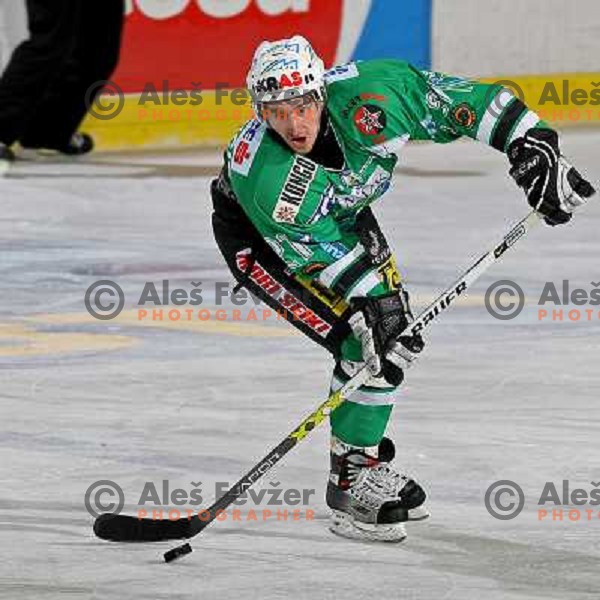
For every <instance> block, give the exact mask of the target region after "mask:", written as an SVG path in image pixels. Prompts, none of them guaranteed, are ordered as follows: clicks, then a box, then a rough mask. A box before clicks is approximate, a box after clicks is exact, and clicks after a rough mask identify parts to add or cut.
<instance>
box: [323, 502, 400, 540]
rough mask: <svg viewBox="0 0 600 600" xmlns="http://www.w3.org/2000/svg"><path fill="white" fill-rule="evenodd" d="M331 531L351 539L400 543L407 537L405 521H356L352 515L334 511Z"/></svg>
mask: <svg viewBox="0 0 600 600" xmlns="http://www.w3.org/2000/svg"><path fill="white" fill-rule="evenodd" d="M329 531H331V532H332V533H335V534H336V535H339V536H341V537H345V538H348V539H351V540H360V541H363V542H392V543H398V542H401V541H402V540H404V539H406V528H405V527H404V524H403V523H393V524H378V525H375V524H371V523H361V522H360V521H356V520H355V519H354V518H353V517H351V516H350V515H348V514H346V513H343V512H339V511H335V510H334V511H333V514H332V515H331V521H330V524H329Z"/></svg>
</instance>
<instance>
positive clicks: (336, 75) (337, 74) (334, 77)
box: [324, 62, 358, 85]
mask: <svg viewBox="0 0 600 600" xmlns="http://www.w3.org/2000/svg"><path fill="white" fill-rule="evenodd" d="M354 77H358V68H357V66H356V64H355V63H353V62H352V63H347V64H345V65H338V66H337V67H333V68H332V69H329V71H326V72H325V75H324V78H325V83H326V84H327V85H329V84H330V83H335V82H336V81H343V80H344V79H354Z"/></svg>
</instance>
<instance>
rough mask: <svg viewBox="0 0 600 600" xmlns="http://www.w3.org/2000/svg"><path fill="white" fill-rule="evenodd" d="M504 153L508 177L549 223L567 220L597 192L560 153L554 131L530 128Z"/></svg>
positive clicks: (559, 222)
mask: <svg viewBox="0 0 600 600" xmlns="http://www.w3.org/2000/svg"><path fill="white" fill-rule="evenodd" d="M507 154H508V160H509V161H510V164H511V165H512V168H511V170H510V175H511V177H512V178H513V179H514V180H515V181H516V182H517V185H518V186H519V187H521V188H523V190H524V191H525V193H526V194H527V200H528V201H529V204H530V205H531V207H532V208H535V210H537V211H538V212H539V213H541V214H542V215H543V216H544V220H545V221H546V223H548V225H553V226H554V225H562V224H563V223H567V222H568V221H570V220H571V217H572V213H573V211H574V210H575V209H576V208H578V207H579V206H581V205H582V204H585V203H586V201H587V200H588V198H590V197H591V196H593V195H594V194H595V193H596V190H595V189H594V188H593V187H592V185H591V184H590V182H589V181H587V180H585V179H584V178H583V177H582V176H581V174H580V173H579V171H577V170H576V169H575V167H573V165H572V164H571V163H569V162H568V161H567V160H566V159H565V157H564V156H562V154H561V152H560V148H559V145H558V134H557V133H556V131H553V130H551V129H530V130H529V131H528V132H527V133H526V134H525V135H524V136H523V137H520V138H517V139H516V140H515V141H514V142H513V143H512V144H511V145H510V146H509V148H508V152H507Z"/></svg>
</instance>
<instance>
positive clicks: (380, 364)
mask: <svg viewBox="0 0 600 600" xmlns="http://www.w3.org/2000/svg"><path fill="white" fill-rule="evenodd" d="M350 307H351V308H352V310H353V311H354V314H353V315H352V316H351V317H350V319H349V321H348V322H349V323H350V326H351V327H352V331H353V333H354V335H355V336H356V338H357V339H358V340H359V341H360V342H361V345H362V353H363V360H364V361H365V363H366V365H367V368H368V369H369V372H370V373H371V375H372V376H373V377H383V378H384V379H385V380H386V381H387V382H388V383H389V384H391V385H393V386H398V385H400V384H401V383H402V381H403V380H404V370H405V369H407V368H409V367H410V366H412V364H413V363H414V362H415V360H416V359H417V358H418V354H419V353H420V352H421V351H422V350H423V347H424V345H425V343H424V342H423V338H422V337H421V336H420V335H419V334H410V335H402V336H401V335H400V334H401V333H402V332H403V331H404V330H405V329H406V328H407V327H408V326H409V325H410V324H411V323H412V322H413V320H414V318H413V315H412V312H411V310H410V307H409V304H408V294H407V293H406V292H405V291H404V290H402V289H400V290H399V291H397V292H392V293H390V294H387V295H385V296H379V297H378V298H376V297H374V298H354V299H353V300H351V302H350Z"/></svg>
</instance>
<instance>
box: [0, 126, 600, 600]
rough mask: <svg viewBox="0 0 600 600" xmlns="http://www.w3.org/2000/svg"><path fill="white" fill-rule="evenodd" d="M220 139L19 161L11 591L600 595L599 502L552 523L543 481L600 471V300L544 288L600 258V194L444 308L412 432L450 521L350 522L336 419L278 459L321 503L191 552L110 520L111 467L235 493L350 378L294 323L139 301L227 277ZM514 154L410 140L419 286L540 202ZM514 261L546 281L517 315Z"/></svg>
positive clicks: (414, 384) (117, 472)
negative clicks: (333, 519) (508, 306)
mask: <svg viewBox="0 0 600 600" xmlns="http://www.w3.org/2000/svg"><path fill="white" fill-rule="evenodd" d="M599 142H600V135H599V134H598V133H597V132H593V131H592V132H583V131H581V132H572V133H569V134H568V135H566V136H565V141H564V150H565V152H566V153H567V154H568V155H569V156H570V157H571V158H572V159H573V161H574V162H575V163H576V164H577V165H578V166H580V167H581V169H582V170H584V171H587V172H588V173H589V174H590V175H591V176H596V177H597V175H598V168H597V156H598V154H597V152H598V150H597V149H598V144H599ZM216 160H217V155H215V156H214V157H207V156H206V155H198V156H197V158H196V159H195V158H194V157H193V156H190V155H182V156H181V157H179V158H178V157H177V156H175V157H174V156H172V155H171V156H161V155H155V156H148V155H140V156H135V155H133V156H132V155H129V156H127V155H124V156H121V157H119V156H104V157H103V156H97V157H95V158H94V159H89V160H88V161H87V162H81V163H77V164H76V165H72V164H69V165H66V164H61V163H59V162H52V161H50V162H45V163H41V164H36V163H21V164H19V165H17V166H16V167H15V168H14V169H13V170H12V172H11V176H10V177H9V178H7V179H4V180H3V181H0V199H1V200H0V201H1V204H2V211H1V215H0V276H1V282H2V283H1V291H2V293H1V294H0V311H1V312H0V366H1V369H2V371H1V372H0V378H1V379H0V398H1V406H2V410H1V417H0V460H1V465H2V466H1V471H0V479H1V482H2V484H1V486H0V532H1V537H0V539H1V541H2V543H1V544H0V597H1V598H11V599H21V598H36V599H39V600H54V599H55V598H56V599H57V598H102V599H104V598H111V599H114V598H123V599H129V598H131V599H136V598H144V599H146V598H153V599H162V598H219V599H227V598H236V599H238V598H240V597H244V598H261V599H265V600H266V599H279V598H317V599H321V598H332V599H333V598H335V599H336V600H337V599H340V598H341V599H344V600H347V599H348V600H349V599H353V598H357V599H358V598H361V599H362V598H366V597H372V598H404V599H407V600H411V599H413V598H414V599H415V600H417V599H418V600H423V599H436V600H442V599H445V598H460V599H461V600H468V599H480V598H486V599H493V600H500V599H502V600H523V599H530V598H562V599H578V600H579V599H586V598H589V599H592V598H597V596H598V589H599V588H600V575H599V574H598V564H599V562H598V561H599V559H600V548H599V544H598V540H599V539H600V519H599V518H598V507H595V511H594V514H595V517H594V520H592V521H590V522H588V521H584V520H581V521H579V522H570V521H569V520H568V519H567V517H566V512H565V519H564V521H563V522H558V521H555V522H552V520H551V519H546V520H545V521H541V522H540V521H539V520H538V512H537V511H538V508H539V507H538V506H537V501H538V498H539V496H540V494H541V491H542V489H543V487H544V483H545V482H547V481H553V482H556V483H557V485H558V486H559V489H560V485H561V482H562V480H564V479H569V480H570V481H571V487H572V488H573V489H574V488H576V487H577V488H583V489H586V490H588V491H590V490H591V489H592V488H593V484H592V482H598V481H600V460H599V454H600V453H599V439H600V435H599V434H600V425H599V423H600V408H599V406H600V403H599V399H600V398H599V397H600V374H599V369H598V363H599V361H598V359H599V358H600V352H599V345H598V331H599V326H600V320H599V319H598V310H597V308H596V311H595V318H594V320H593V321H591V322H581V321H580V322H579V323H572V322H562V323H559V322H551V321H544V322H539V321H538V318H537V306H536V302H537V299H538V297H539V295H540V293H541V290H542V288H543V284H544V282H546V281H554V282H557V285H560V282H562V280H563V279H570V280H571V282H572V283H571V285H572V288H576V287H582V288H584V289H587V290H588V291H589V290H590V289H591V287H592V286H591V282H598V281H600V271H599V266H598V257H599V251H600V237H599V235H598V232H599V231H600V203H599V201H598V200H596V201H594V202H593V203H591V205H590V206H588V207H586V209H585V210H583V211H582V212H581V214H579V215H577V217H576V219H574V221H573V223H572V224H570V225H569V226H566V227H563V228H559V229H551V228H547V227H540V228H538V229H536V230H535V231H533V232H532V233H531V235H530V237H529V238H528V239H527V240H524V241H523V242H522V243H520V244H519V246H518V248H516V249H515V252H514V253H511V254H507V255H506V257H505V259H504V260H503V261H502V263H501V264H500V265H497V266H496V267H495V268H493V270H491V271H490V272H489V273H488V274H486V276H485V277H484V278H483V279H482V280H481V281H480V282H478V283H477V284H476V286H475V287H474V289H473V291H472V293H471V294H470V296H469V297H468V298H467V299H465V300H463V301H462V302H461V303H459V304H458V305H456V306H455V307H454V308H453V309H452V311H450V312H448V313H447V314H446V315H444V317H443V319H441V320H440V321H439V322H438V323H437V324H436V325H435V327H433V328H432V329H431V331H430V334H429V335H428V339H429V342H430V343H429V346H428V351H427V356H426V357H425V358H424V359H423V360H422V362H421V364H420V365H419V366H418V368H416V369H415V370H414V371H413V372H412V373H410V376H409V377H408V382H407V385H406V387H405V391H404V396H403V398H402V399H401V400H400V402H399V404H398V406H397V408H396V409H395V412H394V416H393V420H392V424H391V431H390V433H391V436H392V437H393V438H394V439H395V440H396V443H397V446H398V454H399V460H400V463H401V464H402V465H405V466H406V468H407V470H408V471H409V472H410V473H412V474H414V475H415V476H416V477H418V479H419V480H420V481H421V482H422V483H423V484H424V486H425V487H426V488H427V489H428V491H429V492H430V503H429V504H430V508H431V512H432V518H431V519H430V521H429V522H425V523H415V524H410V525H409V526H408V533H409V538H408V539H407V540H406V542H404V543H402V544H400V545H393V546H374V545H363V544H360V543H355V542H350V541H346V540H343V539H338V538H335V537H333V536H332V535H331V534H330V533H329V532H328V530H327V528H326V515H327V509H326V506H325V503H324V499H323V490H324V485H325V477H326V472H327V458H328V457H327V427H325V426H323V427H321V428H320V429H319V430H317V431H315V432H313V434H312V435H311V436H310V437H309V438H308V439H307V440H306V441H305V442H303V443H302V444H301V445H300V446H299V447H298V448H296V449H295V451H294V452H293V453H292V454H290V455H289V456H288V457H287V458H286V459H285V461H284V462H282V463H281V464H280V465H279V466H278V467H277V468H276V471H275V473H274V474H272V475H270V481H271V483H273V484H274V483H275V482H279V487H280V488H282V489H289V488H293V487H299V488H306V489H315V490H316V493H315V494H314V495H313V496H311V502H310V506H309V507H308V508H310V509H312V510H314V511H315V520H314V521H306V520H304V519H303V520H301V521H298V522H291V521H288V522H283V521H280V522H277V521H266V522H260V521H259V522H233V521H232V520H231V519H228V520H226V521H224V522H222V523H215V524H213V525H212V526H211V527H210V528H209V529H207V530H206V531H205V532H204V533H203V534H202V535H201V536H200V537H199V538H196V539H195V540H194V542H193V545H194V547H195V552H194V553H193V554H192V555H190V556H187V557H185V558H183V559H182V560H181V561H179V562H176V563H173V564H172V565H168V566H167V565H164V564H162V562H161V554H162V552H164V551H165V550H167V549H168V548H170V547H172V544H158V545H119V544H110V543H106V542H102V541H100V540H98V539H96V538H95V537H94V536H93V534H92V530H91V525H92V522H93V520H92V518H91V516H89V515H88V513H87V512H86V510H85V508H84V505H83V498H84V494H85V491H86V489H87V488H88V486H90V484H92V483H93V482H95V481H97V480H114V481H116V482H118V483H119V484H120V485H121V487H122V488H123V489H124V491H125V494H126V497H127V507H126V508H127V509H128V510H129V511H131V510H133V509H134V508H135V505H136V504H137V499H138V497H139V495H140V492H141V490H142V488H143V485H144V482H146V481H154V482H158V485H159V486H160V482H161V481H162V480H163V479H169V480H170V481H171V487H172V488H175V487H182V488H184V489H187V490H189V489H190V488H191V485H190V484H191V482H197V481H198V480H201V481H202V482H203V485H202V489H203V491H205V495H206V499H207V501H211V500H212V497H211V488H212V487H213V486H214V483H215V482H216V481H229V482H233V481H235V480H236V479H237V478H238V477H239V476H240V475H241V474H243V473H244V472H245V471H246V470H247V469H248V468H249V467H251V466H252V465H253V464H254V462H255V461H256V460H257V459H259V458H260V457H261V456H262V455H264V454H265V453H266V451H267V450H269V449H270V448H271V447H272V446H273V445H275V444H276V443H277V442H279V440H280V439H281V438H282V437H283V436H284V434H286V433H287V432H288V431H289V430H291V429H292V428H293V427H295V426H296V424H297V423H298V422H299V421H300V420H301V419H302V418H304V416H306V415H307V414H308V413H309V412H311V410H312V409H313V408H314V407H316V406H317V405H318V404H319V402H320V401H321V400H322V399H323V397H324V393H325V392H326V387H327V383H328V374H329V370H330V367H331V364H330V360H329V358H328V357H327V356H326V354H325V353H324V351H322V350H320V349H318V348H316V347H315V346H313V345H312V344H311V343H310V342H309V341H308V340H305V339H303V338H302V337H300V336H298V335H296V334H295V333H294V332H293V331H291V329H290V328H289V327H288V326H287V325H285V324H283V323H277V322H276V321H273V320H271V321H267V322H265V323H263V322H260V321H259V322H256V323H252V322H237V323H236V322H229V323H215V322H211V323H200V322H191V323H169V322H163V323H160V322H151V321H149V322H148V321H145V322H141V323H140V322H138V321H136V312H135V304H136V300H137V297H138V296H139V294H140V292H141V290H142V288H143V285H144V282H146V281H154V282H157V283H159V282H160V281H161V280H162V279H167V278H168V279H170V281H171V283H172V286H173V287H182V288H185V289H187V290H189V289H191V284H190V282H191V281H195V282H197V281H202V282H203V284H202V288H203V290H205V303H204V304H203V307H206V308H215V303H214V284H215V282H217V281H223V282H224V281H229V280H230V278H229V276H228V274H227V272H226V268H225V266H224V263H223V261H222V259H221V257H220V256H219V254H218V251H217V249H216V246H215V244H214V242H213V238H212V233H211V228H210V212H211V209H210V200H209V196H208V191H207V188H208V183H209V180H210V178H209V175H210V172H211V171H212V169H211V164H213V165H214V164H216V162H215V161H216ZM505 172H506V164H505V160H504V159H503V158H502V157H501V156H499V155H498V154H496V153H495V152H494V151H493V150H490V149H487V148H484V147H482V146H479V145H476V144H473V143H457V144H453V145H449V146H443V147H442V146H431V145H421V146H411V147H410V148H408V149H407V151H406V155H405V157H404V159H403V171H402V172H400V173H398V176H397V178H396V185H395V188H394V190H393V191H392V192H390V193H389V194H388V197H386V199H385V200H383V201H382V202H380V204H379V206H378V208H377V213H378V215H379V216H380V220H381V222H382V224H383V227H384V229H385V230H386V232H387V233H388V235H389V238H390V241H391V242H392V244H393V246H394V247H395V249H396V250H397V253H398V258H399V261H400V263H401V265H402V270H403V272H404V273H405V275H406V280H407V282H408V283H407V285H408V286H409V288H410V289H411V290H412V292H413V296H414V299H415V304H416V308H417V309H419V308H422V307H423V306H424V303H425V302H426V301H427V300H429V299H431V297H432V296H433V295H434V294H435V293H437V292H439V291H440V290H442V289H443V288H444V287H446V285H448V284H449V283H450V282H451V281H452V280H453V279H454V278H455V277H456V276H457V275H458V273H459V272H460V271H461V270H462V269H464V268H466V267H467V266H469V264H470V263H471V262H472V261H473V260H474V259H475V258H477V256H478V255H480V254H481V253H482V252H483V251H484V250H486V249H487V248H488V246H489V245H490V243H492V242H493V241H494V240H495V239H496V238H497V237H498V236H500V235H502V234H503V232H504V231H505V230H506V229H507V228H508V226H509V225H510V224H511V223H514V222H516V221H517V220H518V219H520V218H521V217H522V216H524V215H525V214H526V212H527V205H526V203H525V201H524V199H523V197H522V195H521V193H520V192H519V191H518V190H516V189H515V188H514V185H513V184H512V183H511V182H510V181H509V180H508V178H507V177H506V175H505ZM98 279H112V280H114V281H116V282H117V283H119V285H121V287H122V288H123V289H124V290H125V292H126V294H127V298H128V300H127V304H126V307H125V311H124V312H123V314H122V315H121V316H120V317H119V318H117V319H116V320H114V321H97V320H94V319H92V318H91V317H90V316H89V315H88V313H87V312H86V311H85V307H84V303H83V296H84V293H85V290H86V288H87V287H88V286H89V285H90V284H91V283H92V282H94V281H96V280H98ZM498 279H512V280H514V281H516V282H518V283H519V284H520V285H521V286H522V287H523V289H524V290H525V293H526V295H527V298H528V304H527V306H526V308H525V310H524V311H523V313H522V314H521V315H520V316H519V317H517V318H516V319H514V320H512V321H507V322H500V321H496V320H494V319H493V318H492V317H491V316H490V315H489V314H488V313H487V311H486V309H485V307H484V305H483V295H484V293H485V290H486V289H487V287H488V286H489V285H490V284H491V283H492V282H493V281H495V280H498ZM211 296H212V297H211ZM225 308H227V309H228V310H231V309H232V308H233V307H232V306H231V305H230V304H227V305H226V307H225ZM249 308H250V306H246V307H244V308H243V309H242V310H243V311H244V314H247V311H248V310H249ZM570 308H575V307H574V306H571V307H570ZM581 308H583V309H585V308H591V307H589V306H587V307H581ZM502 479H508V480H513V481H515V482H517V483H519V484H520V485H521V487H522V488H523V490H524V492H525V495H526V499H527V502H526V505H525V509H524V511H523V513H522V514H521V515H520V516H519V517H517V518H515V519H514V520H509V521H500V520H496V519H494V518H492V517H491V516H490V515H489V514H488V512H487V511H486V508H485V506H484V494H485V491H486V489H487V488H488V486H489V485H490V484H492V483H493V482H495V481H497V480H502ZM268 485H269V483H268V482H267V483H265V484H263V487H265V486H266V487H268ZM571 508H576V507H571ZM579 508H580V509H581V510H585V509H594V507H593V506H591V505H589V504H588V505H585V506H582V507H579ZM248 509H249V507H248V506H246V507H242V513H243V514H246V515H247V511H248ZM584 514H585V513H584Z"/></svg>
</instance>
